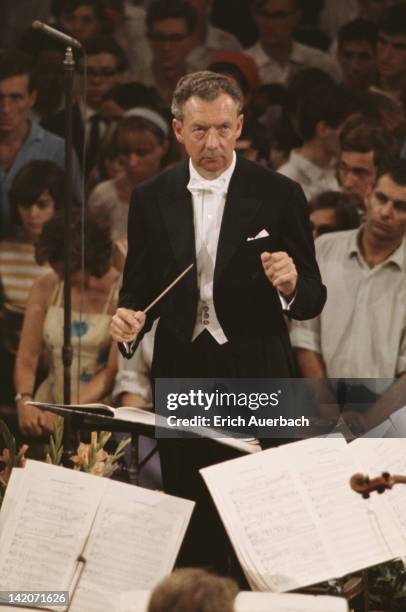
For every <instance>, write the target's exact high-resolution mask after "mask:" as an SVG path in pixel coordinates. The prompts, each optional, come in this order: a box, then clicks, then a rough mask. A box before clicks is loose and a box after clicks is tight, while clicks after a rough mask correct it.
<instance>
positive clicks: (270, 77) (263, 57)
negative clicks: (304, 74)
mask: <svg viewBox="0 0 406 612" xmlns="http://www.w3.org/2000/svg"><path fill="white" fill-rule="evenodd" d="M244 53H246V54H247V55H249V56H250V57H252V59H253V60H255V62H256V64H257V66H258V70H259V76H260V79H261V82H262V83H263V84H268V83H279V84H280V85H286V84H287V82H288V80H289V78H290V77H291V76H292V75H293V74H295V73H296V72H298V71H299V70H303V69H305V68H320V70H324V72H327V74H330V75H331V76H332V77H333V78H334V79H335V80H336V81H338V80H339V78H340V71H339V68H338V65H337V63H336V62H335V61H334V59H333V58H332V57H331V56H330V55H328V54H327V53H324V52H323V51H320V50H319V49H315V48H314V47H308V46H307V45H302V44H301V43H298V42H295V41H294V42H293V43H292V49H291V52H290V57H289V59H288V61H287V62H286V63H285V64H280V63H279V62H277V61H276V60H274V59H273V58H272V57H270V56H269V55H268V54H267V53H266V52H265V50H264V48H263V47H262V45H261V43H260V42H257V43H256V44H255V45H254V46H252V47H250V48H249V49H245V50H244Z"/></svg>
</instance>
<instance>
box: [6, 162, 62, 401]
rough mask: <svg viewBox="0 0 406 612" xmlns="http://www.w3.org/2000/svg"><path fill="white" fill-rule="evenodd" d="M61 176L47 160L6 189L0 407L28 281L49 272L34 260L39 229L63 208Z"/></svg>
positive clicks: (10, 392)
mask: <svg viewBox="0 0 406 612" xmlns="http://www.w3.org/2000/svg"><path fill="white" fill-rule="evenodd" d="M63 185H64V174H63V172H62V170H61V169H60V168H58V166H56V165H55V164H54V163H53V162H51V161H44V160H35V161H32V162H29V163H28V164H26V165H25V166H23V167H22V168H21V170H20V171H19V172H18V174H17V175H16V177H15V179H14V181H13V183H12V185H11V189H10V191H9V199H10V206H11V209H10V213H11V222H12V223H11V226H10V228H9V230H8V232H7V234H6V236H5V238H4V240H1V241H0V294H2V297H1V298H0V363H1V366H2V385H1V389H0V403H2V404H5V405H7V404H10V405H11V404H12V402H13V400H14V395H15V390H14V387H13V369H14V362H15V354H16V352H17V347H18V340H19V336H20V332H21V327H22V324H23V317H24V311H25V306H26V303H27V300H28V295H29V293H30V289H31V287H32V284H33V282H34V281H35V279H36V278H38V277H39V276H42V275H43V274H46V273H47V272H48V271H49V270H47V268H46V267H42V266H39V265H38V264H37V262H36V261H35V243H36V242H37V240H38V238H39V235H40V234H41V231H42V227H43V225H44V223H45V222H46V221H48V220H49V219H50V218H51V217H52V216H53V215H54V213H55V212H56V211H57V210H58V209H60V208H62V206H63V197H64V195H63V194H64V191H63Z"/></svg>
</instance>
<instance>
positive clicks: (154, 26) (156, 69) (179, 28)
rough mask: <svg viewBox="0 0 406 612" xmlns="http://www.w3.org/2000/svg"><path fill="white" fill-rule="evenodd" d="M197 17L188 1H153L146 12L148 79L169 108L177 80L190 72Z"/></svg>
mask: <svg viewBox="0 0 406 612" xmlns="http://www.w3.org/2000/svg"><path fill="white" fill-rule="evenodd" d="M196 21H197V14H196V10H195V9H194V7H193V6H192V5H191V4H190V3H189V2H188V1H187V0H152V1H151V3H150V4H149V5H148V8H147V15H146V22H147V30H148V32H147V34H148V39H149V43H150V46H151V51H152V59H151V65H150V72H149V79H148V81H147V82H145V83H144V84H145V85H150V86H151V85H152V86H153V87H155V88H156V89H157V91H158V92H159V94H160V95H161V97H162V98H163V100H165V102H166V103H167V105H168V106H170V102H171V99H172V94H173V92H174V89H175V86H176V84H177V82H178V80H179V79H180V78H181V77H182V76H183V75H185V74H186V73H187V72H188V71H189V67H188V64H187V56H188V53H189V52H190V51H191V49H192V48H193V34H194V32H195V30H196Z"/></svg>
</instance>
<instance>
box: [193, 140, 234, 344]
mask: <svg viewBox="0 0 406 612" xmlns="http://www.w3.org/2000/svg"><path fill="white" fill-rule="evenodd" d="M235 164H236V154H235V152H234V153H233V161H232V163H231V165H230V167H229V168H227V170H225V172H223V173H222V174H221V175H220V176H219V177H217V178H216V179H214V180H212V181H208V180H207V179H204V178H203V177H202V176H201V175H200V174H199V173H198V172H197V170H196V169H195V168H194V166H193V163H192V160H189V171H190V180H189V183H188V186H187V188H188V189H189V191H191V193H192V203H193V220H194V227H195V246H196V264H197V282H198V290H199V301H198V306H197V318H196V324H195V328H194V330H193V336H192V341H193V340H195V339H196V338H197V336H199V335H200V334H201V333H202V331H203V330H205V329H207V331H208V332H209V333H210V334H211V335H212V336H213V338H214V339H215V340H216V341H217V342H218V343H219V344H224V343H225V342H227V337H226V335H225V333H224V331H223V329H222V327H221V325H220V323H219V321H218V319H217V315H216V309H215V307H214V302H213V276H214V266H215V263H216V255H217V246H218V240H219V234H220V227H221V220H222V218H223V212H224V205H225V202H226V195H227V191H228V186H229V183H230V179H231V176H232V174H233V172H234V168H235ZM205 187H207V189H205ZM211 187H212V188H213V189H216V191H209V189H210V188H211ZM196 188H197V190H196Z"/></svg>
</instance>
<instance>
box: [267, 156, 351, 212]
mask: <svg viewBox="0 0 406 612" xmlns="http://www.w3.org/2000/svg"><path fill="white" fill-rule="evenodd" d="M278 172H279V173H280V174H283V175H284V176H287V177H288V178H290V179H292V181H296V183H299V185H300V186H301V187H302V189H303V191H304V193H305V196H306V198H307V199H308V200H311V199H312V198H314V197H316V196H318V195H319V194H320V193H323V192H324V191H341V188H340V185H339V183H338V181H337V178H336V168H335V166H332V167H330V168H321V167H320V166H317V165H316V164H314V163H313V162H312V161H310V160H309V159H306V157H303V155H301V154H300V153H299V152H298V151H291V153H290V156H289V159H288V161H287V162H286V163H285V164H283V165H282V166H281V167H280V168H278Z"/></svg>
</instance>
